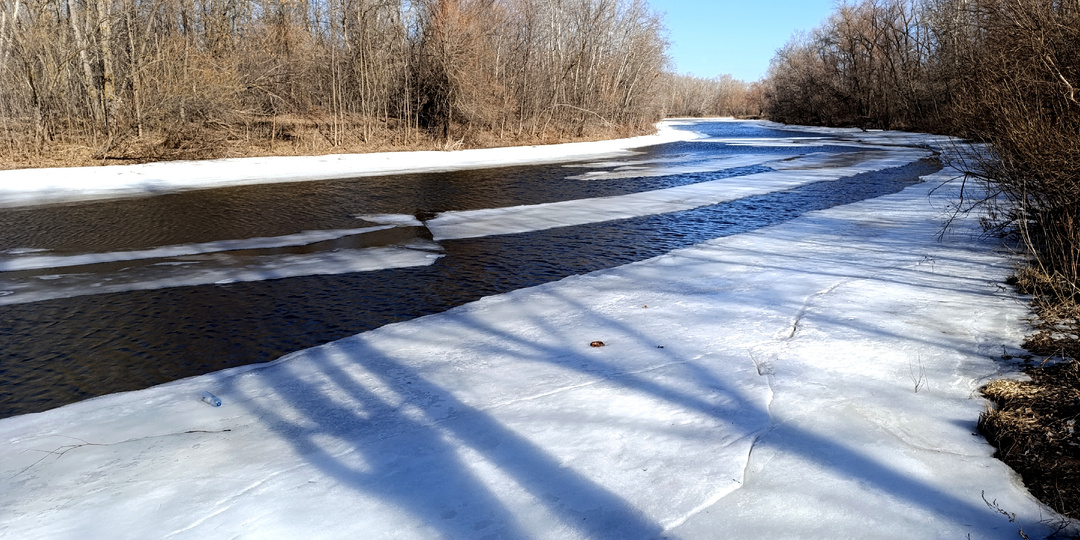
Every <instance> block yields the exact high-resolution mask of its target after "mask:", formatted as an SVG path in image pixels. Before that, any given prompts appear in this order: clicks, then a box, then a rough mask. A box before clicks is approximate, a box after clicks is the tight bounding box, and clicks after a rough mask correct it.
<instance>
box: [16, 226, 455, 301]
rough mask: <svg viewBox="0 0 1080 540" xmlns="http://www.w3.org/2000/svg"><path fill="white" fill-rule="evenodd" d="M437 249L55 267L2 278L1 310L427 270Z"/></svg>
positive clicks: (416, 244) (426, 245) (419, 244)
mask: <svg viewBox="0 0 1080 540" xmlns="http://www.w3.org/2000/svg"><path fill="white" fill-rule="evenodd" d="M215 244H217V243H215ZM441 250H442V248H441V247H440V246H439V245H438V244H435V243H434V242H429V241H426V240H419V239H418V240H415V241H413V242H411V243H409V244H407V245H394V246H385V247H371V248H364V249H339V250H333V251H319V252H315V253H298V254H277V255H260V256H246V257H239V256H235V255H231V254H229V253H228V252H219V253H210V254H202V255H192V256H187V257H182V258H179V259H175V260H169V261H168V262H158V263H153V264H150V265H133V266H130V267H124V268H108V269H106V270H103V271H100V272H96V271H93V268H80V269H79V271H67V272H65V269H64V267H63V266H58V267H57V269H56V272H55V273H51V274H42V275H31V276H19V277H11V276H4V275H0V306H3V305H11V304H25V303H28V302H40V301H43V300H52V299H56V298H71V297H75V296H88V295H93V294H108V293H119V292H128V291H145V290H155V289H167V288H172V287H187V286H193V285H211V284H219V285H223V284H228V283H237V282H250V281H266V280H271V279H282V278H290V277H301V276H315V275H336V274H349V273H353V272H372V271H376V270H385V269H390V268H406V267H412V266H429V265H431V264H434V263H435V261H436V260H438V259H439V258H440V257H442V253H441ZM119 253H131V252H119ZM96 255H98V256H102V255H109V254H96ZM73 257H91V256H89V255H87V256H73ZM120 260H121V261H125V262H130V261H131V260H130V259H120ZM62 262H67V261H62Z"/></svg>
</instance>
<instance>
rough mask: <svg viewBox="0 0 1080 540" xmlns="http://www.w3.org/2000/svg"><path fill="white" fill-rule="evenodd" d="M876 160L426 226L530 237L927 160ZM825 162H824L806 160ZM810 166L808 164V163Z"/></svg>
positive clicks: (454, 215) (898, 155)
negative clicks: (550, 231) (536, 233)
mask: <svg viewBox="0 0 1080 540" xmlns="http://www.w3.org/2000/svg"><path fill="white" fill-rule="evenodd" d="M872 154H873V156H872V157H869V159H864V160H862V161H859V162H857V163H854V164H852V165H848V166H837V167H831V168H821V167H811V166H806V167H805V170H796V169H798V168H797V167H795V166H793V165H790V164H789V165H788V166H787V167H784V168H785V169H788V168H790V169H792V170H783V171H773V172H764V173H756V174H750V175H746V176H736V177H731V178H722V179H719V180H711V181H707V182H698V183H695V184H687V185H683V186H676V187H671V188H665V189H657V190H652V191H643V192H637V193H631V194H628V195H615V196H610V197H595V198H591V199H574V200H570V201H560V202H553V203H543V204H535V205H524V206H514V207H509V208H484V209H481V210H463V211H456V212H443V213H440V214H439V215H437V216H435V217H434V218H433V219H430V220H428V222H427V226H428V228H429V229H431V233H432V235H434V237H435V240H436V241H440V240H453V239H459V238H475V237H478V236H490V235H495V234H515V233H523V232H530V231H539V230H544V229H552V228H555V227H568V226H572V225H584V224H586V223H599V222H603V221H612V220H616V219H627V218H632V217H639V216H648V215H655V214H663V213H668V212H678V211H680V210H690V209H693V208H699V207H702V206H708V205H712V204H718V203H721V202H725V201H731V200H735V199H739V198H742V197H748V196H750V195H760V194H763V193H769V192H772V191H779V190H783V189H791V188H794V187H798V186H801V185H804V184H809V183H812V182H821V181H827V180H837V179H840V178H843V177H846V176H852V175H855V174H859V173H862V172H867V171H874V170H879V169H884V168H888V167H899V166H902V165H907V164H909V163H911V162H913V161H917V160H919V159H921V158H924V157H927V156H928V155H929V153H928V152H925V151H922V150H897V151H894V152H891V153H889V154H887V155H885V156H881V152H872ZM813 159H824V157H822V156H813V157H808V158H807V160H808V162H809V160H813ZM804 165H807V163H804Z"/></svg>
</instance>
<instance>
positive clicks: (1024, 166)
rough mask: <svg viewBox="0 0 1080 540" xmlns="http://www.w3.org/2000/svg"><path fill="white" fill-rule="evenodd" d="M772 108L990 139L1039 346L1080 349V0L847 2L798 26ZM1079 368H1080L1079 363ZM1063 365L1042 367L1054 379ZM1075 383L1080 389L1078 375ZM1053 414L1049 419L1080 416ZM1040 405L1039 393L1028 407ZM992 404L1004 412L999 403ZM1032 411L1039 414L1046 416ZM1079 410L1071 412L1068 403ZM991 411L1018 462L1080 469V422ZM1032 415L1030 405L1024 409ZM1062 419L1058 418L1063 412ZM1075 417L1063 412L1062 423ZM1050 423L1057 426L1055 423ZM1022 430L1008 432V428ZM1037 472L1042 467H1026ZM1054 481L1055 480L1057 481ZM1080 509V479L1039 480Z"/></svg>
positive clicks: (780, 59)
mask: <svg viewBox="0 0 1080 540" xmlns="http://www.w3.org/2000/svg"><path fill="white" fill-rule="evenodd" d="M765 99H766V105H765V109H766V113H767V115H768V117H770V118H772V119H774V120H779V121H782V122H790V123H808V124H824V125H834V126H858V127H862V128H885V129H910V130H918V131H930V132H937V133H947V134H951V135H957V136H960V137H964V138H967V139H970V140H973V141H976V142H979V143H985V145H983V146H980V148H981V149H983V151H981V152H979V153H978V154H975V155H972V154H970V153H969V154H968V155H967V156H965V159H964V160H963V161H964V162H963V163H960V165H961V166H963V168H964V169H965V170H966V171H967V172H968V174H969V176H968V177H969V178H973V179H976V180H979V181H981V182H982V183H983V184H984V185H985V186H986V187H987V188H988V191H989V193H990V196H989V198H988V199H987V200H985V201H983V203H984V204H985V205H986V206H987V207H989V209H990V217H991V219H990V222H989V223H988V225H989V226H990V227H991V229H993V230H995V231H998V232H1003V233H1007V234H1009V235H1011V237H1012V238H1014V239H1015V240H1017V243H1018V245H1020V246H1022V247H1023V248H1024V249H1025V252H1026V254H1027V256H1028V259H1029V260H1030V264H1029V265H1028V267H1026V268H1024V269H1023V270H1020V271H1019V272H1018V273H1017V275H1016V277H1015V283H1016V284H1017V286H1018V287H1019V288H1020V290H1021V291H1022V292H1025V293H1030V294H1033V295H1034V297H1035V306H1036V308H1037V310H1038V315H1039V320H1040V323H1039V324H1040V327H1039V333H1038V334H1036V335H1035V336H1033V337H1032V338H1031V339H1030V340H1029V342H1028V344H1027V346H1028V348H1029V350H1031V351H1032V352H1034V353H1036V354H1041V355H1043V356H1045V357H1057V358H1059V359H1064V360H1066V361H1067V360H1069V359H1071V358H1075V355H1076V354H1077V352H1076V351H1077V346H1076V343H1077V334H1080V325H1078V320H1080V307H1078V306H1080V143H1078V141H1080V2H1076V1H1075V0H1068V1H1063V0H1031V1H1026V2H1017V1H1015V0H866V1H862V2H845V3H843V4H841V5H840V6H839V7H838V8H837V9H836V11H835V12H834V13H833V14H832V16H831V17H829V18H828V19H827V20H826V21H825V22H824V24H823V25H822V26H821V27H819V28H817V29H815V30H813V31H812V32H809V33H806V34H802V35H798V36H796V37H795V38H793V39H792V40H791V41H790V42H789V43H788V44H787V45H786V46H785V47H784V48H783V49H781V50H780V51H779V52H778V53H777V55H776V57H775V58H774V60H773V63H772V65H771V68H770V74H769V78H768V82H767V85H766V89H765ZM1073 371H1075V370H1073ZM1052 373H1072V371H1069V370H1065V369H1061V370H1057V371H1052V372H1046V373H1045V374H1040V375H1038V376H1036V375H1033V377H1034V378H1035V379H1036V381H1040V384H1044V383H1045V381H1046V380H1049V378H1051V374H1052ZM1064 384H1065V385H1066V386H1069V385H1070V384H1071V385H1072V386H1071V388H1072V390H1071V392H1064V393H1062V392H1058V393H1057V394H1055V395H1059V396H1071V397H1068V399H1071V400H1073V403H1075V400H1076V399H1077V396H1078V395H1080V391H1078V389H1077V388H1076V384H1075V380H1073V381H1072V382H1069V381H1065V382H1064ZM1058 406H1059V408H1060V409H1061V411H1060V412H1062V413H1068V412H1069V411H1071V413H1070V414H1072V417H1071V419H1070V418H1065V417H1061V418H1057V417H1055V416H1054V415H1052V414H1050V415H1048V414H1044V413H1045V412H1046V411H1045V409H1047V406H1046V405H1045V404H1044V405H1041V406H1040V407H1041V408H1042V410H1041V412H1040V417H1041V418H1044V419H1045V418H1050V419H1051V420H1046V422H1056V423H1061V422H1068V421H1072V422H1075V420H1076V418H1075V414H1076V411H1075V410H1074V409H1068V407H1069V404H1068V403H1067V400H1066V401H1065V402H1060V403H1058ZM1026 410H1027V412H1028V413H1030V412H1031V410H1032V409H1031V407H1027V409H1026ZM989 414H991V415H995V414H998V413H997V412H991V413H989ZM1017 414H1019V415H1020V416H1022V417H1024V420H1023V421H1024V422H1028V423H1031V424H1032V425H1036V426H1038V423H1037V422H1036V421H1035V420H1033V418H1034V417H1033V416H1032V415H1030V414H1028V415H1027V416H1024V414H1026V413H1023V412H1020V413H1017V412H1015V411H1013V412H1010V413H1009V415H1013V416H1014V417H1016V415H1017ZM1066 416H1068V415H1066ZM1004 418H1005V417H1001V418H997V419H991V420H988V421H986V422H984V425H992V426H994V428H993V429H991V430H989V431H988V432H987V433H988V435H989V436H990V438H991V439H992V440H993V441H994V442H996V443H998V445H999V446H998V448H999V453H1000V454H1001V455H1002V457H1003V459H1005V461H1006V462H1009V463H1012V464H1014V465H1015V466H1017V468H1018V470H1021V471H1023V470H1025V468H1028V469H1030V464H1029V463H1027V462H1030V461H1031V459H1032V457H1031V456H1034V455H1036V454H1038V456H1039V457H1038V459H1039V460H1042V461H1041V462H1040V464H1039V467H1041V468H1043V469H1044V471H1052V474H1049V475H1043V477H1044V478H1052V479H1053V480H1054V481H1055V482H1059V483H1061V485H1067V484H1070V483H1071V485H1076V484H1078V483H1080V431H1076V430H1073V429H1072V427H1071V426H1072V424H1068V429H1067V430H1065V429H1057V428H1056V427H1055V428H1053V429H1051V427H1052V426H1049V425H1048V424H1047V425H1042V426H1039V427H1038V429H1035V430H1027V432H1031V433H1044V434H1045V433H1051V432H1052V433H1064V434H1067V436H1062V437H1057V438H1056V440H1055V441H1054V444H1052V445H1050V446H1047V445H1046V444H1043V443H1042V442H1039V441H1036V440H1035V439H1030V440H1027V441H1025V440H1023V439H1017V438H1016V437H1015V436H1014V435H1016V434H1017V433H1021V432H1025V430H1023V429H1020V427H1016V428H1015V429H1012V428H1003V427H1002V425H1001V422H1004V421H1005V420H1004ZM1017 418H1019V417H1017ZM1055 425H1056V424H1055ZM1057 427H1061V426H1057ZM1043 428H1045V429H1043ZM1001 433H1008V434H1009V435H1008V436H1007V437H1006V438H996V439H995V437H997V435H998V434H1001ZM1025 478H1027V479H1028V481H1029V482H1031V481H1037V480H1035V477H1027V476H1026V477H1025ZM1044 488H1045V489H1044ZM1033 491H1035V492H1036V493H1041V494H1043V500H1044V501H1045V502H1047V503H1048V504H1050V505H1052V506H1054V507H1055V508H1056V509H1058V510H1059V511H1062V512H1063V513H1065V514H1066V515H1070V516H1072V517H1080V495H1078V494H1077V492H1076V490H1058V489H1055V488H1054V487H1053V486H1041V487H1037V488H1033Z"/></svg>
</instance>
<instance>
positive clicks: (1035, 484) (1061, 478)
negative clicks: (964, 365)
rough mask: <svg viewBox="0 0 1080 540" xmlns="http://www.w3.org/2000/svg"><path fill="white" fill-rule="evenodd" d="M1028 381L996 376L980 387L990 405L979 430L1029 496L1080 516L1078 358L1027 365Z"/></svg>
mask: <svg viewBox="0 0 1080 540" xmlns="http://www.w3.org/2000/svg"><path fill="white" fill-rule="evenodd" d="M1025 372H1026V373H1027V374H1028V375H1029V376H1030V377H1031V380H1030V381H1014V380H998V381H994V382H992V383H990V384H988V385H986V387H985V388H984V389H983V394H984V395H986V397H987V398H989V399H990V400H991V401H992V402H993V403H994V408H992V409H990V410H987V411H986V412H985V413H983V415H982V416H981V417H980V418H979V431H980V432H981V433H982V434H983V435H985V436H986V438H987V440H989V441H990V443H991V444H993V445H994V446H995V447H997V449H998V451H997V454H996V456H997V457H998V458H999V459H1001V460H1002V461H1004V462H1005V463H1007V464H1008V465H1009V466H1010V467H1012V468H1013V469H1015V470H1016V471H1017V472H1019V473H1020V475H1021V476H1022V477H1023V478H1024V483H1025V484H1026V485H1027V488H1028V489H1029V490H1030V491H1031V493H1032V494H1033V495H1035V496H1036V497H1038V498H1039V500H1041V501H1043V502H1044V503H1046V504H1047V505H1048V506H1050V507H1052V508H1053V509H1054V510H1056V511H1057V512H1059V513H1061V514H1062V515H1064V516H1068V517H1070V518H1074V519H1076V518H1080V425H1077V424H1078V422H1080V362H1077V361H1075V360H1072V361H1068V362H1066V363H1062V364H1058V365H1053V366H1045V367H1032V368H1028V369H1027V370H1025Z"/></svg>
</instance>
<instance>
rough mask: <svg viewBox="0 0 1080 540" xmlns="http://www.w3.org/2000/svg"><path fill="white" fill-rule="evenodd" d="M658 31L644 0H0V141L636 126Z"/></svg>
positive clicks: (657, 85) (180, 141)
mask: <svg viewBox="0 0 1080 540" xmlns="http://www.w3.org/2000/svg"><path fill="white" fill-rule="evenodd" d="M663 33H664V27H663V23H662V20H661V18H660V17H659V16H658V15H657V14H656V13H654V12H653V11H652V10H651V9H650V8H649V6H648V4H647V3H646V2H645V1H644V0H556V1H547V0H0V88H2V89H3V91H2V92H0V119H2V120H0V121H2V122H3V124H2V125H0V152H4V153H10V155H29V154H35V153H37V154H40V153H42V152H47V151H48V150H47V149H48V148H51V147H55V148H60V147H65V146H64V144H65V143H69V145H70V144H85V145H86V146H87V147H88V148H92V149H93V151H94V153H95V155H96V156H98V157H106V156H107V155H109V154H120V153H123V152H125V151H126V152H127V153H129V154H131V155H132V156H135V157H137V158H138V157H140V156H141V157H143V158H153V157H155V156H154V155H152V154H154V153H155V152H156V153H160V154H163V156H158V157H166V156H167V155H169V153H170V152H172V153H174V154H176V155H179V156H181V157H193V156H194V157H197V156H198V154H199V150H200V149H201V150H203V151H204V153H205V155H207V156H210V155H218V154H220V153H221V149H222V148H229V147H238V146H239V145H244V144H263V145H267V146H269V145H272V144H274V143H275V142H277V143H278V144H280V145H282V146H287V145H289V144H292V145H293V146H295V145H296V143H297V140H298V139H304V140H305V141H306V142H305V143H304V144H306V145H309V146H310V148H308V147H306V146H303V145H302V147H301V148H299V149H298V151H312V152H318V151H326V150H329V149H333V148H337V147H348V148H353V149H355V148H357V145H362V144H365V143H372V144H374V145H376V146H377V145H378V144H383V143H385V144H390V145H397V146H402V145H405V146H408V145H409V144H411V143H412V142H413V141H414V140H418V139H425V138H426V139H425V140H429V141H432V140H439V141H443V142H445V143H450V144H451V145H453V144H456V143H460V142H462V141H463V140H464V139H467V138H477V139H481V138H483V137H494V138H497V139H505V138H523V137H525V138H533V139H538V140H539V139H543V140H548V139H559V138H563V137H580V136H588V135H589V134H590V133H591V132H593V131H594V130H595V131H596V132H597V133H601V134H610V133H611V132H612V131H613V130H615V131H619V130H622V131H628V130H635V129H637V130H641V129H646V128H648V127H649V125H650V124H651V123H652V122H655V121H656V120H657V119H659V118H660V117H661V116H662V114H663V113H664V111H663V106H664V103H665V99H664V98H663V96H662V94H661V92H662V89H663V88H662V85H663V84H664V81H665V79H664V70H665V64H666V62H667V60H666V57H665V54H664V53H665V47H666V42H665V39H664V36H663ZM465 143H466V144H468V143H469V141H465ZM124 149H126V150H124Z"/></svg>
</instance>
